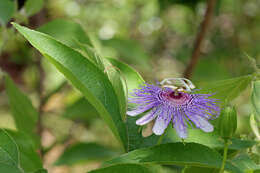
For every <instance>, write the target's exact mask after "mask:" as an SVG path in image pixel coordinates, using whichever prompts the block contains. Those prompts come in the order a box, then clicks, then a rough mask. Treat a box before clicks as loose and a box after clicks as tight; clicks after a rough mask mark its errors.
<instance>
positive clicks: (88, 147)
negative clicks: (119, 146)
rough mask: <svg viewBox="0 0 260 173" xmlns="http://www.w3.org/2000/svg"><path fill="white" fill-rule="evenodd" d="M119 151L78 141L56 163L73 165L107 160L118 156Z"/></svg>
mask: <svg viewBox="0 0 260 173" xmlns="http://www.w3.org/2000/svg"><path fill="white" fill-rule="evenodd" d="M117 154H118V152H116V151H115V150H113V149H110V148H107V147H104V146H102V145H99V144H96V143H78V144H76V145H73V146H71V147H69V148H67V149H66V150H65V151H64V153H63V154H62V155H61V156H60V158H59V159H58V160H57V161H56V163H55V165H72V164H76V163H81V162H86V161H97V160H105V159H108V158H112V157H113V156H116V155H117Z"/></svg>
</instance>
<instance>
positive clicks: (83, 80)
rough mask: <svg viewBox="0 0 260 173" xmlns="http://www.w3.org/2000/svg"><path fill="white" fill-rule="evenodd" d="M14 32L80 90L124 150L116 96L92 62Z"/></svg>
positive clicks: (41, 37)
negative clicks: (22, 37)
mask: <svg viewBox="0 0 260 173" xmlns="http://www.w3.org/2000/svg"><path fill="white" fill-rule="evenodd" d="M14 26H15V27H16V29H17V30H18V31H19V32H20V33H21V34H23V35H24V37H25V38H26V39H28V40H29V42H30V43H31V44H32V45H33V46H34V47H35V48H37V49H38V50H39V51H40V52H41V53H42V54H43V55H44V56H45V57H46V58H47V59H48V60H49V61H50V62H51V63H52V64H54V65H55V66H56V68H57V69H58V70H59V71H60V72H61V73H63V74H64V75H65V77H66V78H67V79H68V80H70V81H71V83H72V84H73V85H74V86H75V87H76V88H77V89H79V90H80V91H81V92H82V94H83V95H84V96H85V97H86V98H87V99H88V101H89V102H90V103H91V104H92V105H93V106H94V107H95V108H96V110H97V111H99V114H100V115H101V116H102V118H103V119H104V120H105V122H106V123H107V124H108V126H109V127H110V128H111V130H112V132H113V133H114V134H115V136H116V137H117V138H118V139H119V141H121V142H122V144H123V146H124V148H125V149H127V144H128V139H127V131H126V126H125V124H124V122H123V120H122V118H121V114H120V107H119V102H118V98H117V94H116V92H115V90H114V88H113V86H112V84H111V82H110V81H109V79H108V77H107V75H106V74H104V72H103V71H101V70H100V69H99V68H97V67H96V66H95V65H94V64H93V63H92V62H91V61H89V60H88V59H87V58H85V57H84V56H82V55H81V54H80V53H78V52H77V51H75V50H73V49H72V48H69V47H67V46H66V45H63V44H62V43H60V42H58V41H56V40H55V39H53V38H52V37H50V36H48V35H46V34H43V33H40V32H36V31H33V30H30V29H28V28H26V27H22V26H20V25H18V24H14Z"/></svg>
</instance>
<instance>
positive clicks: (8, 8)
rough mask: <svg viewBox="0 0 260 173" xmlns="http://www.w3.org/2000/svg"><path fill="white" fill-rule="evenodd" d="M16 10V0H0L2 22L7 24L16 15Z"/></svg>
mask: <svg viewBox="0 0 260 173" xmlns="http://www.w3.org/2000/svg"><path fill="white" fill-rule="evenodd" d="M15 10H16V5H15V1H13V0H1V1H0V24H2V25H5V24H6V23H7V22H8V21H9V20H10V19H11V18H12V16H13V15H14V13H15Z"/></svg>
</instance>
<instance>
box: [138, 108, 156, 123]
mask: <svg viewBox="0 0 260 173" xmlns="http://www.w3.org/2000/svg"><path fill="white" fill-rule="evenodd" d="M156 116H157V114H156V111H155V110H151V111H150V112H148V113H147V114H145V115H144V116H143V117H141V118H139V119H138V120H137V121H136V124H137V125H145V124H147V123H149V122H151V121H152V120H153V119H155V117H156Z"/></svg>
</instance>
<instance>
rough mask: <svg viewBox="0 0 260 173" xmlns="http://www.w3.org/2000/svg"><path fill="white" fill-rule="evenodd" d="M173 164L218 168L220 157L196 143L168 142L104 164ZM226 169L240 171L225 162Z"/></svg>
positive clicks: (220, 161)
mask: <svg viewBox="0 0 260 173" xmlns="http://www.w3.org/2000/svg"><path fill="white" fill-rule="evenodd" d="M118 163H134V164H173V165H183V166H199V167H208V168H220V167H221V163H222V157H221V155H219V153H218V152H216V151H214V150H212V149H210V148H208V147H206V146H204V145H200V144H196V143H186V144H183V143H168V144H162V145H157V146H154V147H150V148H145V149H138V150H134V151H131V152H129V153H126V154H123V155H121V156H119V157H117V158H114V159H112V160H110V161H107V162H106V164H109V165H111V164H118ZM226 170H229V171H231V172H234V173H242V172H243V171H241V170H240V169H238V168H237V167H235V166H233V165H232V164H231V163H229V162H227V163H226Z"/></svg>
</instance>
